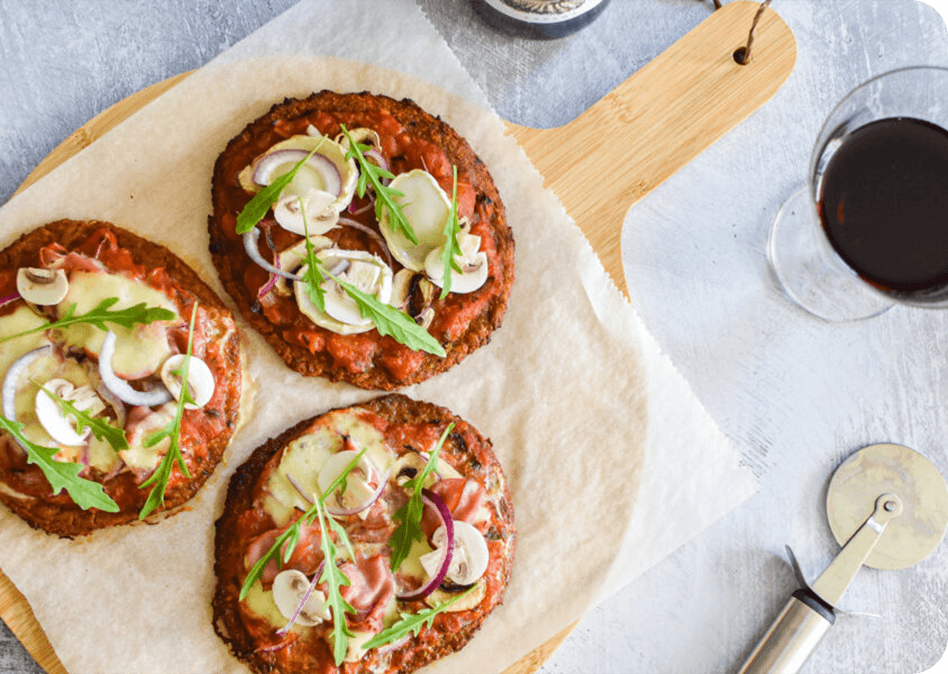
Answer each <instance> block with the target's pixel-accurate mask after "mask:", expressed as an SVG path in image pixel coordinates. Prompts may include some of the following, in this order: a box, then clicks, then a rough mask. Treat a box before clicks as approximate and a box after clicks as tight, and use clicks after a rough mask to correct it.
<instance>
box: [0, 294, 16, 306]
mask: <svg viewBox="0 0 948 674" xmlns="http://www.w3.org/2000/svg"><path fill="white" fill-rule="evenodd" d="M18 299H20V293H13V294H12V295H7V296H6V297H0V307H5V306H6V305H8V304H10V302H15V301H16V300H18Z"/></svg>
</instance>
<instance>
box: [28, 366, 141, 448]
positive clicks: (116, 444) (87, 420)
mask: <svg viewBox="0 0 948 674" xmlns="http://www.w3.org/2000/svg"><path fill="white" fill-rule="evenodd" d="M33 383H34V384H36V382H33ZM36 385H37V386H39V387H40V389H42V391H43V393H45V394H46V395H48V396H49V397H50V398H52V399H53V400H55V401H56V402H58V403H59V406H60V408H62V411H63V416H66V415H67V414H71V415H72V416H73V417H75V419H76V421H77V422H78V423H77V427H76V430H77V431H78V432H79V433H80V434H81V433H82V431H83V430H84V429H86V428H88V429H89V430H91V431H92V434H93V435H94V436H95V437H96V438H98V439H99V440H105V441H106V442H107V443H109V445H111V446H112V449H114V450H116V451H119V450H122V449H128V439H127V438H126V437H125V429H122V428H118V427H116V426H113V425H112V424H110V423H109V422H108V420H107V419H97V418H95V417H92V416H90V415H88V414H86V413H85V412H84V411H82V410H80V409H78V408H77V407H76V406H75V405H73V404H72V402H71V401H69V400H66V399H65V398H60V397H59V396H58V395H56V394H55V393H53V392H52V391H50V390H49V389H47V388H45V387H43V386H42V385H40V384H36Z"/></svg>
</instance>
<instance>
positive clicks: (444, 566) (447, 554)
mask: <svg viewBox="0 0 948 674" xmlns="http://www.w3.org/2000/svg"><path fill="white" fill-rule="evenodd" d="M421 500H422V501H423V502H424V503H425V505H430V506H431V507H432V508H434V509H435V511H436V512H437V513H438V517H439V518H440V519H441V524H442V525H444V533H445V542H444V559H443V560H442V561H441V568H440V569H438V573H436V574H435V575H434V577H433V578H431V580H429V581H428V582H427V583H425V584H424V585H422V586H421V587H420V588H418V589H417V590H410V591H408V592H404V593H399V594H398V595H397V597H398V598H399V599H400V600H402V601H419V600H421V599H424V598H425V597H427V596H428V595H429V594H431V593H432V592H434V591H435V590H436V589H437V587H438V586H439V585H441V583H443V582H444V577H445V576H446V575H448V567H449V566H451V557H452V556H453V554H454V518H453V517H452V516H451V511H450V510H448V506H447V505H445V503H444V501H442V500H441V497H440V496H438V495H437V494H435V493H434V492H433V491H430V490H428V489H422V490H421Z"/></svg>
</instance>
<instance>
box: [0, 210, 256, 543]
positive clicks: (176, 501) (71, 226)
mask: <svg viewBox="0 0 948 674" xmlns="http://www.w3.org/2000/svg"><path fill="white" fill-rule="evenodd" d="M103 228H105V229H108V230H110V231H112V232H113V233H114V234H115V237H116V240H117V241H118V244H119V245H120V246H121V247H122V248H126V249H127V250H129V251H130V252H131V253H132V257H133V258H134V260H135V261H136V262H137V263H139V264H142V263H145V264H146V265H147V266H148V267H149V268H156V267H164V268H165V269H166V270H167V272H168V274H169V276H170V277H171V278H172V279H174V281H175V282H176V283H177V284H179V285H180V286H181V287H182V288H184V289H186V290H187V291H188V292H190V293H192V294H193V295H195V296H196V297H197V298H198V301H199V302H200V303H201V304H202V305H206V306H209V307H213V308H214V309H215V310H217V311H220V312H222V313H225V314H227V315H228V316H229V315H230V310H229V309H228V308H227V307H226V306H225V305H224V303H223V302H222V301H221V300H220V298H219V297H217V295H216V293H215V292H214V291H213V290H212V289H211V288H210V287H209V286H208V285H207V284H205V283H204V282H203V281H202V280H201V278H200V277H199V276H198V275H197V273H196V272H195V271H194V270H193V269H191V268H190V267H189V266H188V265H187V264H186V263H185V262H184V261H182V260H181V259H180V258H179V257H177V256H176V255H175V254H174V253H172V252H171V251H170V250H168V249H167V248H165V247H164V246H161V245H159V244H156V243H153V242H151V241H148V240H147V239H144V238H142V237H140V236H138V235H137V234H134V233H132V232H130V231H128V230H125V229H122V228H120V227H117V226H116V225H114V224H112V223H109V222H104V221H99V220H88V221H77V220H57V221H55V222H51V223H48V224H46V225H44V226H42V227H39V228H37V229H34V230H32V231H30V232H27V233H26V234H24V235H23V236H21V237H20V238H19V239H17V240H16V241H14V242H13V243H12V244H10V245H9V246H8V247H6V248H5V249H4V250H2V251H0V269H16V268H19V267H23V266H32V265H36V264H38V263H39V260H38V258H37V255H38V251H39V250H40V248H43V247H44V246H47V245H49V244H52V243H60V244H62V245H63V246H64V247H65V248H66V249H70V248H71V247H72V246H73V245H75V244H77V243H80V242H82V241H84V240H86V239H87V238H88V237H89V236H91V235H92V234H93V233H95V232H96V231H98V230H100V229H103ZM224 355H225V358H226V361H227V363H228V364H229V365H230V367H229V368H228V373H229V375H230V379H229V380H228V383H227V384H226V385H227V386H228V387H229V388H230V390H231V391H236V395H231V396H228V397H227V405H226V407H225V409H224V410H222V411H223V416H224V418H225V420H226V423H227V427H228V428H229V429H230V432H229V433H226V434H222V435H219V436H217V437H215V438H214V439H213V440H212V441H211V442H209V443H208V444H207V454H206V455H205V457H204V459H203V460H202V461H201V462H200V464H199V465H198V466H196V470H194V471H193V472H192V479H190V480H187V481H184V482H182V483H180V484H177V485H175V486H174V487H173V488H171V489H169V490H168V491H167V492H166V493H165V505H164V507H163V508H162V509H160V510H158V511H156V512H155V513H153V515H152V516H151V517H149V518H148V519H147V520H146V522H148V523H154V522H155V521H157V520H160V519H163V518H164V517H167V516H169V515H172V514H175V513H176V512H177V511H178V510H179V509H180V506H182V505H183V504H184V503H186V502H187V501H189V500H190V499H191V498H192V497H193V496H194V495H195V494H196V493H197V492H198V490H200V488H201V487H202V486H203V485H204V483H205V482H206V481H207V479H208V478H209V477H210V476H211V474H212V473H213V472H214V469H215V468H216V466H217V464H218V463H220V460H221V458H222V456H223V454H224V451H225V450H226V448H227V446H228V444H229V443H230V438H231V436H232V434H233V430H234V429H235V428H236V425H237V419H238V413H239V409H240V391H241V377H242V367H241V357H240V344H239V338H238V337H237V333H236V332H234V339H232V340H231V341H230V342H229V343H228V344H227V345H226V348H225V349H224ZM125 475H126V476H127V475H128V474H127V473H126V474H125ZM2 481H3V474H2V472H0V482H2ZM0 501H2V502H3V503H4V504H5V505H6V506H7V507H9V508H10V509H11V510H12V511H13V512H15V513H16V514H17V515H19V516H20V517H21V518H22V519H23V520H24V521H26V522H27V523H28V524H29V525H30V526H31V527H33V528H36V529H41V530H44V531H46V532H47V533H50V534H54V535H57V536H61V537H67V538H68V537H73V536H83V535H86V534H90V533H92V532H93V531H95V530H97V529H103V528H106V527H111V526H117V525H122V524H129V523H131V522H135V521H137V520H138V510H137V509H136V510H134V511H120V512H117V513H108V512H102V511H98V510H94V509H93V510H83V509H82V508H80V507H79V506H77V505H76V504H75V503H73V502H72V501H71V500H69V499H68V497H65V494H64V493H63V494H60V496H59V497H57V501H56V502H49V501H39V500H36V499H31V500H30V501H29V502H26V503H24V502H23V501H21V500H20V499H18V498H15V497H12V496H9V495H7V494H5V493H4V492H3V491H2V490H0Z"/></svg>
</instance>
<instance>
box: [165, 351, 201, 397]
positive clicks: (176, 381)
mask: <svg viewBox="0 0 948 674" xmlns="http://www.w3.org/2000/svg"><path fill="white" fill-rule="evenodd" d="M184 358H185V355H184V354H183V353H177V354H175V355H173V356H169V357H168V359H167V360H166V361H165V362H164V365H162V366H161V381H162V382H164V385H165V388H166V389H168V391H169V392H170V393H171V395H173V396H174V399H175V400H180V399H181V376H180V375H178V374H175V372H176V371H177V370H180V369H181V368H182V367H183V366H184ZM188 393H190V395H191V398H192V399H193V400H194V404H192V403H185V404H184V408H185V409H188V410H197V409H200V408H202V407H204V406H205V405H207V404H208V403H209V402H210V401H211V398H213V397H214V374H213V373H212V372H211V368H209V367H208V366H207V363H205V362H204V361H203V360H201V359H200V358H198V357H197V356H191V360H190V361H189V362H188Z"/></svg>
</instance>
